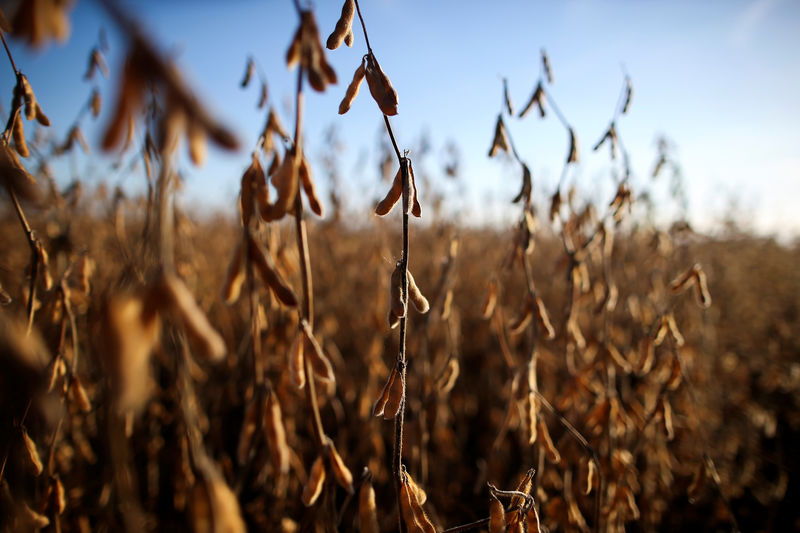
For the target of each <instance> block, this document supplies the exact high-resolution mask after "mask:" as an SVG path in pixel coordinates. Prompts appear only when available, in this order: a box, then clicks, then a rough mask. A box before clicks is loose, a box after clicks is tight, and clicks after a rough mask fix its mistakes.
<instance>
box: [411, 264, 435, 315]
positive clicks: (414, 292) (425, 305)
mask: <svg viewBox="0 0 800 533" xmlns="http://www.w3.org/2000/svg"><path fill="white" fill-rule="evenodd" d="M406 274H407V275H408V299H409V300H411V303H413V304H414V307H416V308H417V311H419V312H420V313H422V314H425V313H427V312H428V311H429V310H430V308H431V304H430V303H429V302H428V299H427V298H425V296H423V294H422V291H420V290H419V287H417V282H416V281H415V280H414V276H412V275H411V271H410V270H408V271H407V272H406Z"/></svg>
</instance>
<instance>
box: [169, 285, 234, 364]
mask: <svg viewBox="0 0 800 533" xmlns="http://www.w3.org/2000/svg"><path fill="white" fill-rule="evenodd" d="M153 290H154V292H156V293H158V294H157V296H161V297H162V298H164V299H166V303H167V305H168V307H169V309H170V310H171V311H173V312H174V313H175V315H176V316H177V318H178V319H179V320H180V321H181V323H182V324H183V327H184V328H185V329H186V332H187V333H188V334H189V335H190V336H191V337H193V338H194V339H195V340H196V341H197V344H198V346H199V348H200V351H201V353H202V354H203V355H204V356H205V357H207V358H208V359H210V360H212V361H219V360H221V359H222V358H223V357H224V356H225V352H226V351H227V348H226V346H225V341H224V340H223V339H222V337H221V336H220V334H219V333H217V331H216V330H215V329H214V327H213V326H212V325H211V323H210V322H209V321H208V318H206V315H205V313H203V311H202V310H201V309H200V308H199V307H198V306H197V302H195V300H194V297H193V296H192V293H191V291H189V288H188V287H186V285H185V284H184V283H183V281H181V280H180V278H178V277H177V276H175V275H173V274H167V273H164V274H163V275H162V276H161V279H160V280H159V281H158V282H157V283H156V284H155V285H154V287H153Z"/></svg>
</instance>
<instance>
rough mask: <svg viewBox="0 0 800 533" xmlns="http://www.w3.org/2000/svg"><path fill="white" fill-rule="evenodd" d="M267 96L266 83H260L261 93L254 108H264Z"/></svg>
mask: <svg viewBox="0 0 800 533" xmlns="http://www.w3.org/2000/svg"><path fill="white" fill-rule="evenodd" d="M268 94H269V93H268V92H267V84H266V83H262V84H261V92H260V93H259V95H258V104H256V107H257V108H258V109H264V107H266V105H267V96H268Z"/></svg>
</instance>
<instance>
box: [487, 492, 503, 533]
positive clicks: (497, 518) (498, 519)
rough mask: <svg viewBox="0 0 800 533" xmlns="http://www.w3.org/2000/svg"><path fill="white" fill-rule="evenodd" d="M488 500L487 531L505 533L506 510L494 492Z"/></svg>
mask: <svg viewBox="0 0 800 533" xmlns="http://www.w3.org/2000/svg"><path fill="white" fill-rule="evenodd" d="M491 498H492V499H491V501H490V502H489V533H505V531H506V510H505V508H504V507H503V504H502V502H500V500H498V499H497V496H495V495H494V494H492V495H491Z"/></svg>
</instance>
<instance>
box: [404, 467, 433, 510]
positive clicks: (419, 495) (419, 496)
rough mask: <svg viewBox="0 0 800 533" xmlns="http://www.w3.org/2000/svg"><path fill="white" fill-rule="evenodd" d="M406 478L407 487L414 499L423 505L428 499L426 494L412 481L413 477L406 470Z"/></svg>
mask: <svg viewBox="0 0 800 533" xmlns="http://www.w3.org/2000/svg"><path fill="white" fill-rule="evenodd" d="M406 480H407V481H408V488H409V489H410V490H411V494H413V495H414V499H415V500H416V501H417V503H419V504H420V505H424V504H425V502H426V501H427V500H428V494H427V493H426V492H425V491H424V490H423V489H422V487H420V486H419V485H417V482H416V481H414V478H412V477H411V474H409V473H408V472H406Z"/></svg>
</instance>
